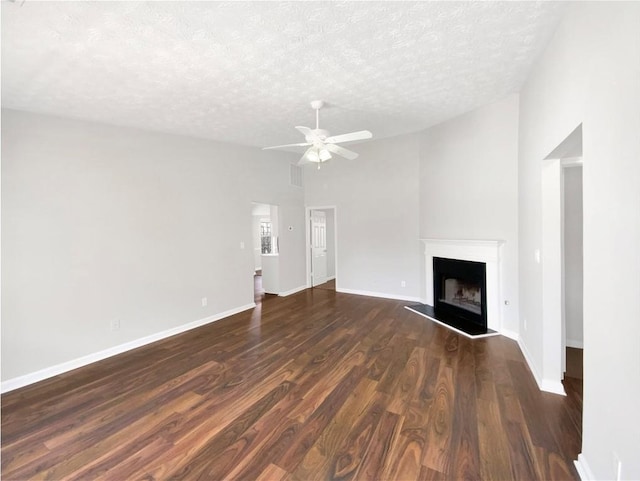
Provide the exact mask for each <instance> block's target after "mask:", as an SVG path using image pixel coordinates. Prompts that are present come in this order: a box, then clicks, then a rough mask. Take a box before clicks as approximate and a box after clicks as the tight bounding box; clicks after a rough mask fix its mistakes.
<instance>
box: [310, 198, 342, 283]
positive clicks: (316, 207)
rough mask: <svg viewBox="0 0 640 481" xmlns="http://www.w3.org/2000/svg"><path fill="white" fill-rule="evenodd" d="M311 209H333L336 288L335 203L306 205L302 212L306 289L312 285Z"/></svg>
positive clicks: (336, 226)
mask: <svg viewBox="0 0 640 481" xmlns="http://www.w3.org/2000/svg"><path fill="white" fill-rule="evenodd" d="M312 210H333V251H334V252H333V253H334V261H333V262H334V272H335V277H336V289H337V288H338V208H337V207H336V206H335V205H322V206H306V207H305V212H304V224H305V229H304V231H305V248H304V251H305V257H306V260H307V262H306V265H307V268H306V272H307V275H306V279H307V289H309V288H311V287H312V282H311V211H312Z"/></svg>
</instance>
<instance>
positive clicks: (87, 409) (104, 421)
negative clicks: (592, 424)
mask: <svg viewBox="0 0 640 481" xmlns="http://www.w3.org/2000/svg"><path fill="white" fill-rule="evenodd" d="M403 305H404V303H402V302H398V301H391V300H384V299H374V298H368V297H361V296H354V295H348V294H339V293H335V292H333V291H330V290H325V289H308V290H306V291H303V292H300V293H298V294H295V295H293V296H289V297H286V298H281V297H275V298H272V299H270V300H269V301H267V302H262V303H260V304H259V305H258V307H257V308H255V309H254V310H251V311H247V312H245V313H241V314H238V315H235V316H232V317H229V318H227V319H223V320H220V321H218V322H215V323H213V324H210V325H208V326H204V327H201V328H199V329H195V330H192V331H189V332H187V333H184V334H181V335H179V336H175V337H173V338H170V339H166V340H164V341H161V342H158V343H155V344H153V345H149V346H145V347H142V348H139V349H137V350H134V351H131V352H128V353H125V354H123V355H120V356H117V357H113V358H110V359H107V360H105V361H102V362H99V363H96V364H93V365H91V366H87V367H85V368H82V369H79V370H76V371H74V372H70V373H67V374H64V375H61V376H58V377H56V378H52V379H50V380H47V381H43V382H42V383H39V384H37V385H33V386H30V387H27V388H23V389H20V390H16V391H13V392H11V393H8V394H6V395H4V396H3V397H2V479H4V480H10V479H13V480H24V479H65V480H72V479H74V480H75V479H78V480H79V479H83V480H85V479H109V480H138V479H140V480H143V479H144V480H180V479H185V480H187V479H188V480H196V479H203V480H231V479H238V480H263V481H277V480H281V479H291V480H313V479H318V480H327V479H340V480H351V479H362V480H407V481H408V480H438V479H440V480H445V479H455V480H479V479H484V480H490V479H491V480H510V479H513V480H534V479H544V480H547V479H562V480H572V479H578V477H577V474H576V472H575V470H574V467H573V464H572V460H573V459H576V457H577V455H578V453H579V450H580V426H581V403H582V401H581V399H582V396H581V391H582V388H581V381H580V380H574V379H568V380H567V381H566V386H567V390H568V392H569V395H568V396H567V397H561V396H557V395H553V394H546V393H541V392H540V391H539V390H538V388H537V387H536V384H535V381H534V380H533V378H532V376H531V373H530V372H529V370H528V368H527V366H526V364H525V362H524V359H523V357H522V355H521V353H520V351H519V350H518V347H517V345H516V343H514V342H513V341H511V340H509V339H506V338H503V337H501V336H496V337H490V338H485V339H478V340H469V339H466V338H464V337H462V336H458V335H457V334H455V333H453V332H451V331H449V330H446V329H444V328H443V327H440V326H438V325H436V324H434V323H431V322H430V321H428V320H426V319H425V318H423V317H421V316H418V315H416V314H414V313H412V312H410V311H408V310H406V309H404V308H403Z"/></svg>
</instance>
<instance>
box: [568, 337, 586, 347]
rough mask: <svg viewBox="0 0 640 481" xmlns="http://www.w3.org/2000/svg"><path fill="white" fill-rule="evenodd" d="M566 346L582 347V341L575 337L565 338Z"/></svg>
mask: <svg viewBox="0 0 640 481" xmlns="http://www.w3.org/2000/svg"><path fill="white" fill-rule="evenodd" d="M567 347H574V348H576V349H584V341H578V340H577V339H567Z"/></svg>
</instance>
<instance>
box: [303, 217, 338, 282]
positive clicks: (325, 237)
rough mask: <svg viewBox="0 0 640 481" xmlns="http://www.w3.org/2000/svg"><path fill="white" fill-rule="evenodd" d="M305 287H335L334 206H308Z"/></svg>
mask: <svg viewBox="0 0 640 481" xmlns="http://www.w3.org/2000/svg"><path fill="white" fill-rule="evenodd" d="M306 218H307V222H306V225H307V234H306V236H307V246H308V248H307V249H306V250H307V287H313V288H318V289H329V290H335V289H336V278H337V262H336V259H337V255H336V252H337V230H336V208H335V206H330V207H308V208H307V212H306Z"/></svg>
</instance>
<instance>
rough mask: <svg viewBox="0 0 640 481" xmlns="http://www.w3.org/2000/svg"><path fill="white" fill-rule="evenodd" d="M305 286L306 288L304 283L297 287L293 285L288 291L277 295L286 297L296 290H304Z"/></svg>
mask: <svg viewBox="0 0 640 481" xmlns="http://www.w3.org/2000/svg"><path fill="white" fill-rule="evenodd" d="M306 288H307V286H306V285H304V286H298V287H294V288H293V289H289V290H288V291H284V292H281V293H279V294H278V295H279V296H280V297H287V296H290V295H291V294H295V293H296V292H300V291H304V290H305V289H306Z"/></svg>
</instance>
